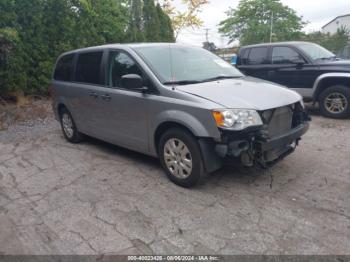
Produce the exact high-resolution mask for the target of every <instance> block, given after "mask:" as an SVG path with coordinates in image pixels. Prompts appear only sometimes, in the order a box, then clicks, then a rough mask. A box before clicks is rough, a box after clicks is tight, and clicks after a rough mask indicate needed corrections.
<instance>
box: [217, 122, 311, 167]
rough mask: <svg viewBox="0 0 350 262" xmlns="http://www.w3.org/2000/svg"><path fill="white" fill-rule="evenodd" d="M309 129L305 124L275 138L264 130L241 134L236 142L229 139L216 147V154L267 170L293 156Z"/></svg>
mask: <svg viewBox="0 0 350 262" xmlns="http://www.w3.org/2000/svg"><path fill="white" fill-rule="evenodd" d="M308 129H309V123H308V122H305V123H302V124H300V125H299V126H298V127H296V128H294V129H292V130H290V131H289V132H288V133H285V134H283V135H280V136H278V137H274V138H268V137H266V135H265V133H264V131H263V130H259V131H253V132H251V133H246V134H240V136H239V139H235V140H231V139H230V138H229V137H227V138H226V140H227V143H219V144H216V145H215V152H216V154H217V155H218V156H219V157H221V158H226V159H227V158H229V159H232V158H235V159H236V160H237V159H238V160H240V162H241V163H242V164H243V165H244V166H249V167H251V166H259V167H263V168H266V167H269V166H271V165H272V164H274V163H276V162H278V161H279V160H282V159H283V158H284V157H286V156H287V155H289V154H291V153H292V152H293V151H294V150H295V148H296V146H297V145H298V143H299V141H300V140H301V136H302V135H304V134H305V133H306V132H307V130H308Z"/></svg>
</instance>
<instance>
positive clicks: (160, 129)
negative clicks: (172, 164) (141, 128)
mask: <svg viewBox="0 0 350 262" xmlns="http://www.w3.org/2000/svg"><path fill="white" fill-rule="evenodd" d="M171 128H180V129H183V130H186V131H187V132H189V133H190V134H191V135H193V136H194V137H196V135H195V134H194V132H193V131H192V130H191V128H189V127H188V126H187V125H185V124H183V123H179V122H178V121H174V120H169V121H165V122H162V123H160V124H159V125H158V126H157V128H156V129H155V132H154V135H153V143H154V148H155V152H156V154H157V155H158V153H159V152H158V145H159V141H160V138H161V136H162V134H164V133H165V132H166V131H167V130H169V129H171Z"/></svg>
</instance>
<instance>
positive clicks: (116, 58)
mask: <svg viewBox="0 0 350 262" xmlns="http://www.w3.org/2000/svg"><path fill="white" fill-rule="evenodd" d="M128 74H136V75H139V76H142V75H143V74H142V71H141V70H140V68H139V67H138V65H137V64H136V62H135V61H134V59H132V58H131V57H130V56H129V55H127V54H126V53H124V52H119V51H112V52H111V53H110V55H109V71H108V76H109V83H110V85H111V86H113V87H122V86H121V79H122V76H124V75H128Z"/></svg>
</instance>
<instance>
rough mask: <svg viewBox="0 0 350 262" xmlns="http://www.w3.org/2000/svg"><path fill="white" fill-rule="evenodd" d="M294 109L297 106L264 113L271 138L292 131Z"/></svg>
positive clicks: (263, 116)
mask: <svg viewBox="0 0 350 262" xmlns="http://www.w3.org/2000/svg"><path fill="white" fill-rule="evenodd" d="M294 109H295V105H289V106H284V107H279V108H274V109H270V110H266V111H263V112H262V118H263V121H264V124H265V126H266V129H267V132H268V136H269V137H270V138H272V137H277V136H280V135H283V134H285V133H287V132H289V131H290V130H291V129H292V125H293V114H294Z"/></svg>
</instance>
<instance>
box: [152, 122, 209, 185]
mask: <svg viewBox="0 0 350 262" xmlns="http://www.w3.org/2000/svg"><path fill="white" fill-rule="evenodd" d="M158 152H159V157H160V162H161V164H162V166H163V168H164V170H165V172H166V174H167V176H168V178H169V179H170V180H171V181H172V182H174V183H175V184H177V185H179V186H181V187H186V188H189V187H193V186H195V185H196V184H198V183H199V182H203V180H204V177H205V169H204V165H203V160H202V154H201V151H200V147H199V145H198V142H197V140H196V138H195V137H193V135H192V134H190V133H189V132H187V131H185V130H183V129H180V128H172V129H169V130H168V131H166V132H165V133H164V134H163V135H162V137H161V138H160V142H159V145H158Z"/></svg>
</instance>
